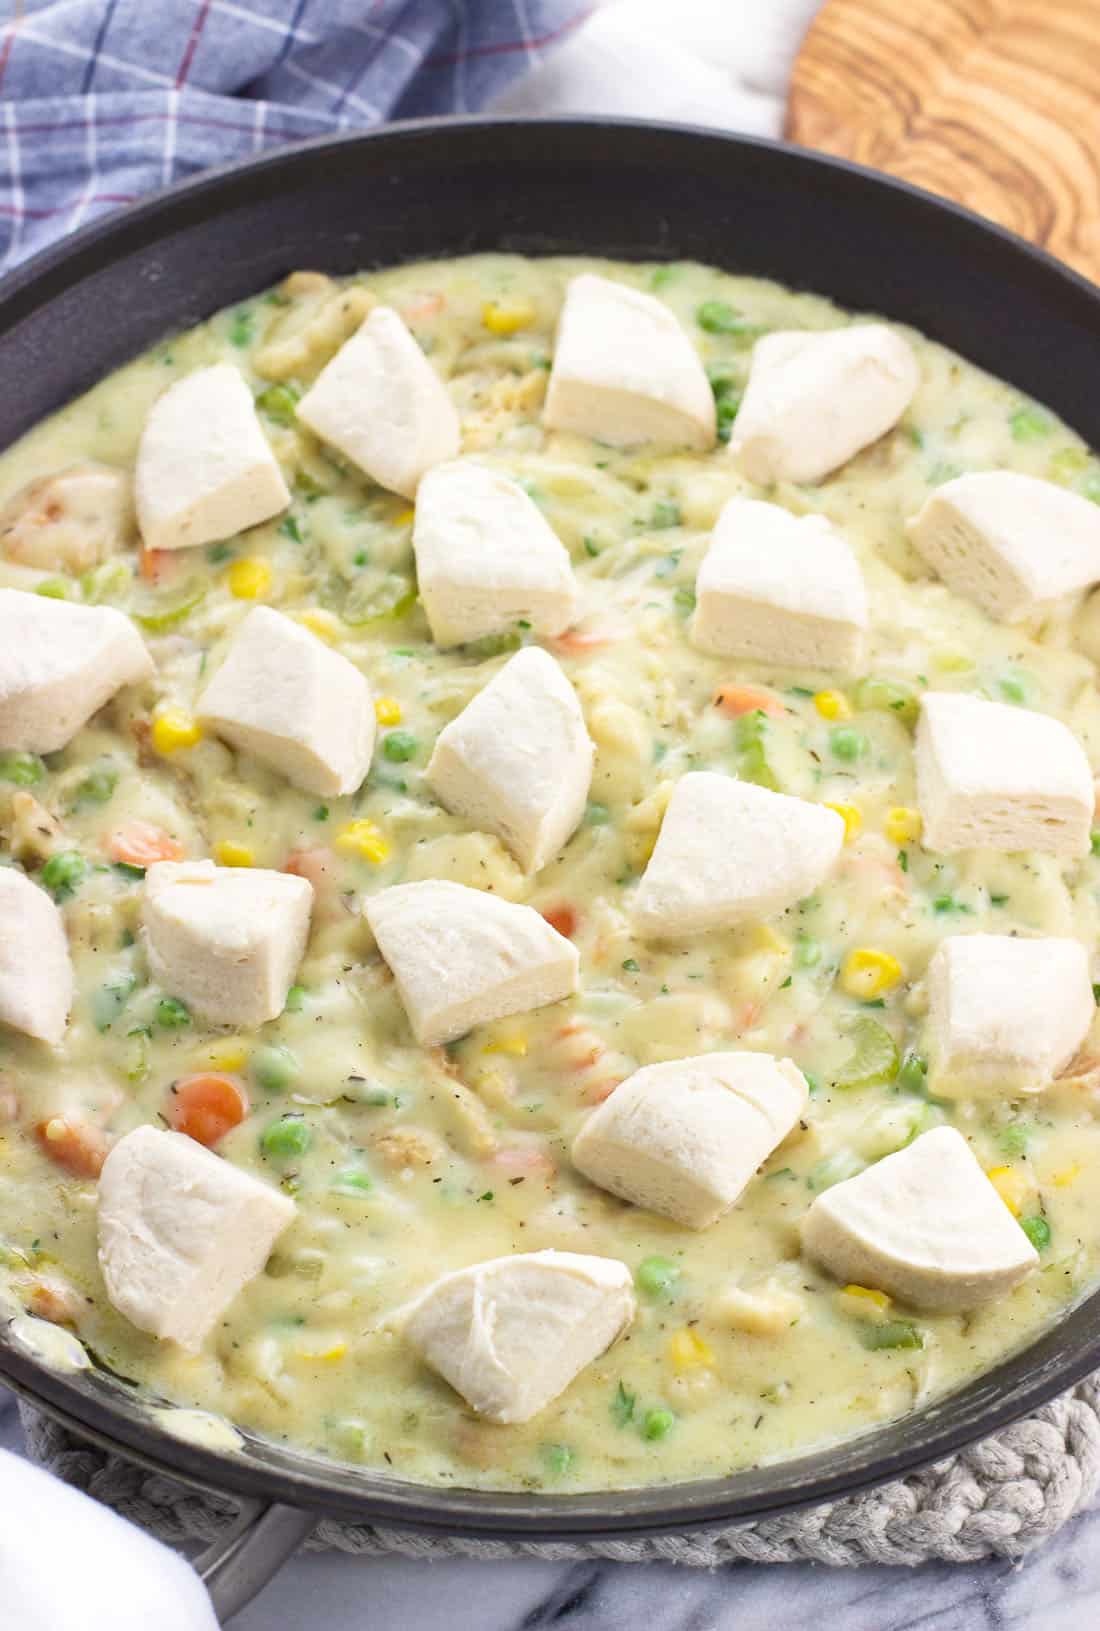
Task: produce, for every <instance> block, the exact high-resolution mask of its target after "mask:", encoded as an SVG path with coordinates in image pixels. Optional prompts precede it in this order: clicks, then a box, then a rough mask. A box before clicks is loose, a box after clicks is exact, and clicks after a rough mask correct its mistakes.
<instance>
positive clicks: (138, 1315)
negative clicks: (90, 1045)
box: [99, 1127, 295, 1350]
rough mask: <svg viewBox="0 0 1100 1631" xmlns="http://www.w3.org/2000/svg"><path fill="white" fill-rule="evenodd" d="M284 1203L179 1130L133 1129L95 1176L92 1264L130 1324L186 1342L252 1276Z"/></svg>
mask: <svg viewBox="0 0 1100 1631" xmlns="http://www.w3.org/2000/svg"><path fill="white" fill-rule="evenodd" d="M294 1213H295V1206H294V1202H293V1201H292V1200H290V1199H289V1198H288V1197H287V1196H286V1195H281V1194H280V1193H279V1191H278V1190H276V1189H271V1188H269V1186H268V1185H267V1184H263V1183H261V1182H260V1181H259V1179H258V1178H252V1177H250V1176H249V1174H248V1173H246V1172H242V1171H241V1170H240V1168H238V1167H235V1166H233V1165H232V1164H231V1163H230V1162H229V1161H223V1160H222V1158H221V1157H220V1156H218V1155H215V1154H214V1153H213V1151H212V1150H208V1149H205V1148H204V1147H203V1146H202V1145H201V1144H196V1143H195V1141H194V1139H192V1138H186V1137H185V1136H184V1135H183V1133H169V1132H162V1131H161V1130H160V1129H159V1128H156V1127H137V1128H135V1130H134V1131H133V1132H132V1133H127V1135H126V1137H125V1138H122V1139H120V1140H119V1142H118V1143H117V1144H116V1145H115V1147H114V1149H113V1150H112V1151H111V1153H110V1154H109V1155H108V1157H107V1159H106V1161H105V1162H104V1163H103V1171H102V1173H101V1174H100V1178H99V1263H100V1267H101V1269H102V1270H103V1278H104V1280H105V1282H106V1285H107V1295H108V1297H109V1298H110V1299H111V1302H112V1303H113V1304H114V1306H115V1307H116V1308H117V1309H118V1311H119V1313H120V1314H124V1315H125V1316H126V1318H127V1319H128V1320H129V1321H130V1323H131V1325H136V1326H137V1327H138V1329H139V1330H140V1331H149V1332H151V1333H152V1335H153V1336H155V1337H160V1338H161V1339H162V1340H170V1341H173V1342H178V1343H179V1344H180V1345H181V1347H184V1348H189V1349H192V1350H195V1349H197V1348H199V1347H201V1345H202V1343H203V1341H204V1339H205V1338H206V1337H207V1335H208V1334H209V1332H210V1331H211V1330H212V1329H213V1327H214V1326H215V1325H216V1324H217V1322H218V1320H219V1319H220V1318H221V1316H222V1315H223V1314H224V1313H225V1311H226V1309H227V1308H228V1307H229V1305H230V1304H231V1303H232V1302H233V1300H234V1298H235V1297H236V1296H237V1294H238V1293H239V1292H240V1291H241V1290H243V1288H244V1287H245V1286H246V1285H247V1284H248V1282H249V1280H252V1279H254V1278H255V1276H256V1275H257V1274H259V1273H260V1270H261V1269H262V1268H263V1266H264V1264H265V1263H266V1262H267V1259H268V1257H269V1255H270V1253H271V1248H272V1246H273V1245H274V1244H275V1241H276V1240H277V1238H278V1237H279V1235H281V1234H282V1232H283V1230H284V1229H285V1228H286V1227H287V1225H288V1224H289V1223H290V1221H291V1219H292V1218H293V1217H294Z"/></svg>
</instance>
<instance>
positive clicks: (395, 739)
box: [382, 731, 419, 765]
mask: <svg viewBox="0 0 1100 1631" xmlns="http://www.w3.org/2000/svg"><path fill="white" fill-rule="evenodd" d="M418 745H419V744H418V743H417V740H416V737H415V736H414V735H413V733H412V731H387V732H386V735H385V736H384V737H383V738H382V757H383V759H388V760H389V762H390V764H391V765H403V764H407V763H408V761H409V760H410V759H411V758H412V757H413V755H414V754H415V753H416V750H417V747H418Z"/></svg>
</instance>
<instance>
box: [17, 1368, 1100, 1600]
mask: <svg viewBox="0 0 1100 1631" xmlns="http://www.w3.org/2000/svg"><path fill="white" fill-rule="evenodd" d="M0 1446H3V1447H4V1448H6V1449H12V1450H18V1449H20V1448H21V1435H20V1430H19V1419H18V1416H17V1414H16V1410H15V1406H14V1403H13V1401H12V1400H11V1398H10V1396H9V1395H6V1394H4V1393H3V1392H2V1390H0ZM811 1617H812V1618H813V1620H814V1621H816V1623H817V1624H818V1625H820V1626H821V1627H822V1631H834V1628H836V1631H915V1628H917V1627H919V1628H920V1631H1008V1628H1012V1631H1083V1628H1084V1627H1086V1626H1090V1625H1096V1624H1100V1502H1098V1503H1096V1504H1095V1505H1094V1506H1093V1508H1092V1510H1091V1511H1089V1512H1086V1513H1084V1514H1082V1515H1081V1516H1080V1517H1079V1518H1077V1519H1076V1520H1075V1521H1074V1522H1073V1523H1071V1524H1068V1525H1067V1526H1066V1528H1065V1529H1063V1530H1062V1531H1061V1532H1060V1534H1058V1535H1056V1536H1055V1537H1054V1539H1053V1540H1051V1541H1049V1542H1048V1543H1047V1544H1046V1545H1045V1546H1044V1547H1042V1548H1040V1550H1039V1551H1038V1552H1036V1553H1035V1554H1034V1555H1033V1556H1032V1557H1031V1558H1029V1559H1028V1560H1027V1561H1026V1562H1024V1563H1023V1564H1021V1565H1018V1566H1015V1567H1014V1566H1013V1565H1012V1564H1009V1563H983V1564H974V1565H970V1566H956V1565H950V1564H929V1565H926V1566H924V1567H922V1568H919V1569H888V1568H866V1569H828V1568H824V1567H822V1566H819V1565H815V1564H799V1565H783V1566H778V1567H768V1566H763V1565H749V1564H737V1565H734V1566H733V1567H731V1568H728V1569H722V1570H717V1571H715V1572H714V1573H708V1572H706V1571H704V1570H697V1569H685V1568H674V1567H672V1566H671V1565H659V1564H652V1565H649V1564H647V1565H640V1564H639V1565H631V1564H615V1563H535V1562H530V1561H528V1560H523V1561H517V1562H515V1563H474V1562H464V1561H463V1562H455V1561H446V1562H440V1563H424V1562H419V1561H412V1560H410V1559H408V1558H397V1557H395V1558H391V1559H381V1560H380V1559H376V1558H352V1557H345V1556H342V1555H338V1554H326V1553H316V1554H314V1553H310V1554H306V1555H303V1556H302V1557H299V1558H296V1559H294V1560H293V1561H292V1562H291V1563H290V1564H288V1565H287V1566H286V1568H284V1569H283V1571H282V1573H281V1574H279V1575H278V1576H277V1577H276V1579H275V1580H274V1581H272V1583H271V1585H269V1586H268V1587H267V1589H266V1590H265V1591H264V1592H262V1593H261V1595H260V1596H259V1597H258V1598H256V1600H255V1602H254V1603H252V1604H251V1605H250V1607H248V1608H246V1609H245V1610H244V1611H243V1612H242V1613H241V1614H240V1615H238V1617H237V1618H236V1619H235V1620H234V1621H233V1627H234V1631H299V1628H300V1627H305V1626H318V1627H323V1628H324V1631H383V1628H386V1631H389V1628H390V1627H401V1631H436V1628H437V1627H439V1628H442V1626H443V1625H444V1624H445V1625H446V1631H539V1628H542V1627H546V1626H554V1627H556V1628H558V1631H624V1628H626V1627H630V1626H636V1625H639V1624H641V1623H642V1622H643V1619H644V1622H645V1625H646V1628H647V1631H734V1628H735V1627H736V1631H775V1628H778V1627H780V1626H782V1627H789V1626H792V1625H794V1626H797V1625H799V1624H800V1623H805V1622H807V1621H808V1620H809V1619H810V1618H811Z"/></svg>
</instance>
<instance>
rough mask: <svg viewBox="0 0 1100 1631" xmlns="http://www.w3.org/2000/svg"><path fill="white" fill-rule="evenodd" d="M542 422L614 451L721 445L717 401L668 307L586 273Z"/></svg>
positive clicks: (571, 308) (564, 330)
mask: <svg viewBox="0 0 1100 1631" xmlns="http://www.w3.org/2000/svg"><path fill="white" fill-rule="evenodd" d="M543 423H544V424H545V425H546V426H547V427H548V428H549V429H551V430H572V431H576V432H577V433H578V435H581V436H593V437H595V439H596V440H597V441H599V442H610V443H611V444H612V445H613V446H615V447H634V446H637V445H639V444H640V443H642V442H663V443H665V444H666V445H669V446H675V447H690V448H695V449H698V450H700V451H703V450H705V449H707V448H710V447H713V446H714V441H715V411H714V394H713V392H712V391H711V388H710V384H709V382H708V380H707V376H706V372H705V370H704V368H703V364H702V362H701V361H700V359H699V354H698V352H697V351H696V349H695V347H694V346H693V345H692V343H691V341H690V339H689V338H688V336H687V335H686V334H685V332H684V330H683V329H682V328H681V327H680V324H679V323H678V322H677V320H676V318H675V317H674V316H673V314H672V313H671V312H670V311H669V309H668V307H667V306H666V305H664V304H663V303H662V302H661V301H660V300H657V299H655V298H654V296H653V295H649V294H642V293H641V292H640V290H638V289H631V288H628V287H627V285H626V284H625V283H615V282H612V280H611V279H609V278H603V277H597V276H595V275H594V274H593V273H591V272H586V273H584V274H582V275H581V276H580V277H575V278H574V279H573V280H572V282H571V283H570V285H569V289H568V291H567V293H566V296H565V305H564V306H563V308H562V314H561V321H560V323H559V324H558V335H557V342H556V345H555V350H554V366H553V369H552V370H551V373H550V383H549V385H548V387H547V391H546V408H545V411H544V413H543Z"/></svg>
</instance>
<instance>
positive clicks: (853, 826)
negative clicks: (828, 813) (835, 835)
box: [825, 804, 863, 844]
mask: <svg viewBox="0 0 1100 1631" xmlns="http://www.w3.org/2000/svg"><path fill="white" fill-rule="evenodd" d="M825 808H826V809H827V810H835V811H836V813H837V815H838V816H839V817H840V819H841V821H843V823H844V842H845V843H846V844H850V843H851V842H852V839H853V838H857V837H858V836H859V834H860V831H861V830H862V828H863V811H862V810H861V809H860V807H859V805H858V804H826V806H825Z"/></svg>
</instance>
